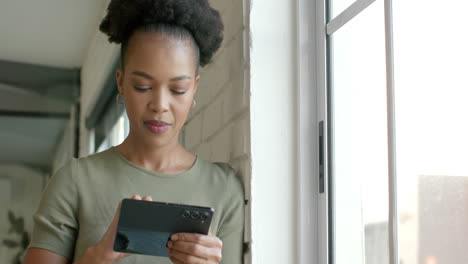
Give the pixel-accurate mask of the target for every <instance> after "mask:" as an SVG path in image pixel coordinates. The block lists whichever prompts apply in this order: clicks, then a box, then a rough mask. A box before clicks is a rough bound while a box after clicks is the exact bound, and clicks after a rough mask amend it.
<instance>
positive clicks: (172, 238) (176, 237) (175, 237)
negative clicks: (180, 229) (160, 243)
mask: <svg viewBox="0 0 468 264" xmlns="http://www.w3.org/2000/svg"><path fill="white" fill-rule="evenodd" d="M177 239H179V236H178V235H177V234H175V235H172V236H171V240H177Z"/></svg>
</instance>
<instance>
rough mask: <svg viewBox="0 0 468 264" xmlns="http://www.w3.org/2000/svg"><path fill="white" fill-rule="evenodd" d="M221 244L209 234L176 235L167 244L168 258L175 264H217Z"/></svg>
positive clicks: (219, 260)
mask: <svg viewBox="0 0 468 264" xmlns="http://www.w3.org/2000/svg"><path fill="white" fill-rule="evenodd" d="M222 249H223V242H222V241H221V239H219V238H218V237H216V236H214V235H212V234H211V232H210V233H209V234H208V235H200V234H190V233H178V234H174V235H172V236H171V240H170V241H169V242H168V253H169V258H170V259H171V261H172V262H173V263H175V264H215V263H216V264H218V263H220V262H221V259H222V254H221V252H222Z"/></svg>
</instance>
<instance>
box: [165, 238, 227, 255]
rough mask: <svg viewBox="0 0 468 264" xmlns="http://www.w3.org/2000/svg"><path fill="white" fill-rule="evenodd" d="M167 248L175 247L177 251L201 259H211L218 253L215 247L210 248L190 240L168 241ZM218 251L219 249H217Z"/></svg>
mask: <svg viewBox="0 0 468 264" xmlns="http://www.w3.org/2000/svg"><path fill="white" fill-rule="evenodd" d="M167 244H168V247H169V249H175V250H177V251H180V252H183V253H186V254H189V255H192V256H197V257H200V258H202V259H211V258H212V256H213V255H218V254H217V253H216V252H215V251H216V249H212V248H207V247H205V246H202V245H199V244H195V243H191V242H185V241H169V242H168V243H167ZM218 251H220V250H219V249H218Z"/></svg>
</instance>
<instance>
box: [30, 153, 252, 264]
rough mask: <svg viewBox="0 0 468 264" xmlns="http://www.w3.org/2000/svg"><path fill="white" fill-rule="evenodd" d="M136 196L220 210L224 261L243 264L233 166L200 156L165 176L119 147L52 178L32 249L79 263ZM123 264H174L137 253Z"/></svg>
mask: <svg viewBox="0 0 468 264" xmlns="http://www.w3.org/2000/svg"><path fill="white" fill-rule="evenodd" d="M134 194H139V195H141V196H144V195H150V196H151V197H152V198H153V200H155V201H161V202H169V203H180V204H190V205H197V206H206V207H212V208H214V209H215V213H214V215H213V219H212V223H211V227H210V229H211V232H212V233H213V234H215V235H216V236H218V237H219V238H220V239H221V240H222V241H223V252H222V253H223V261H222V263H224V264H239V263H242V240H243V221H244V195H243V188H242V185H241V183H240V180H239V179H238V177H237V176H236V175H235V173H234V171H233V170H232V169H231V167H229V165H227V164H224V163H211V162H207V161H204V160H202V159H200V158H197V159H196V161H195V163H194V165H193V166H192V168H190V169H189V170H187V171H186V172H183V173H180V174H172V175H165V174H160V173H156V172H153V171H149V170H146V169H144V168H142V167H140V166H138V165H135V164H133V163H131V162H130V161H128V160H126V159H125V158H124V157H123V156H122V155H121V154H120V153H119V152H118V151H117V150H116V149H115V148H110V149H108V150H106V151H103V152H101V153H97V154H94V155H91V156H88V157H85V158H80V159H73V160H71V161H70V162H69V163H68V164H67V165H66V166H64V167H63V168H62V169H60V170H59V171H58V172H57V173H56V174H55V175H54V176H53V177H52V178H51V180H50V181H49V183H48V185H47V188H46V190H45V191H44V193H43V196H42V198H41V202H40V204H39V208H38V210H37V212H36V213H35V215H34V230H33V234H32V241H31V244H30V247H34V248H42V249H46V250H49V251H52V252H55V253H57V254H59V255H62V256H65V257H67V258H68V259H70V260H74V261H77V260H79V259H80V258H81V257H82V256H83V254H84V253H85V251H86V249H87V248H89V247H91V246H93V245H96V244H97V243H98V242H99V241H100V239H101V238H102V236H103V235H104V233H105V232H106V230H107V228H108V226H109V225H110V223H111V222H112V219H113V217H114V215H115V212H116V209H117V206H118V204H119V202H120V201H121V200H122V199H124V198H129V197H131V196H132V195H134ZM118 263H125V264H127V263H128V264H130V263H132V264H136V263H157V264H166V263H171V261H170V260H169V258H167V257H154V256H142V255H132V256H130V257H127V258H124V259H122V260H120V261H119V262H118Z"/></svg>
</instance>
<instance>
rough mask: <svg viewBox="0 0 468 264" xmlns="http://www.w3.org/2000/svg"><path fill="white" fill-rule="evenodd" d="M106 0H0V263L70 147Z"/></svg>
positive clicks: (26, 227)
mask: <svg viewBox="0 0 468 264" xmlns="http://www.w3.org/2000/svg"><path fill="white" fill-rule="evenodd" d="M105 2H106V1H102V0H93V1H90V0H85V1H57V0H46V1H16V0H2V1H0V128H1V129H0V263H14V262H12V261H15V260H17V259H19V256H20V255H21V253H22V251H23V249H24V247H25V246H26V245H27V243H28V240H29V236H30V234H31V229H32V217H31V216H32V213H33V212H34V211H35V208H36V205H37V203H38V201H39V198H40V194H41V191H42V189H43V188H44V186H45V184H46V180H47V178H48V177H49V176H50V175H51V174H52V173H53V172H54V170H56V169H57V168H59V167H60V166H62V165H63V164H64V162H66V161H67V160H69V159H70V158H71V157H73V156H77V155H78V153H77V151H78V148H77V146H78V141H77V133H78V131H79V130H78V124H79V119H78V115H77V112H79V107H80V105H79V96H80V79H81V78H80V69H81V67H82V66H83V63H84V58H85V56H86V53H87V52H88V49H89V46H90V43H91V40H92V37H93V35H94V33H95V30H96V25H97V24H98V22H99V19H100V16H101V14H102V11H103V8H104V6H105Z"/></svg>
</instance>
